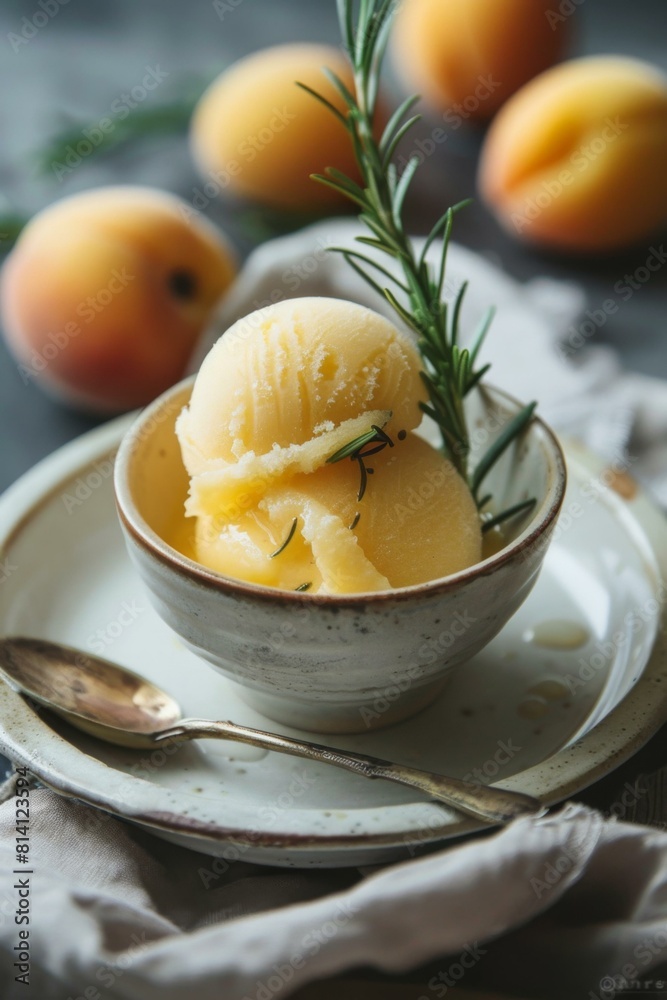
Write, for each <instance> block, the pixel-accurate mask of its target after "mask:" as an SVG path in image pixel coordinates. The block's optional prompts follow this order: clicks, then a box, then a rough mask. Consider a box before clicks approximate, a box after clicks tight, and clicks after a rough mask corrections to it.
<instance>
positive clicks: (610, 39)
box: [0, 0, 667, 489]
mask: <svg viewBox="0 0 667 1000" xmlns="http://www.w3.org/2000/svg"><path fill="white" fill-rule="evenodd" d="M497 2H498V4H501V3H503V2H504V0H497ZM550 6H551V8H552V9H553V12H554V16H555V18H556V20H555V21H554V30H558V31H560V30H564V31H567V32H568V33H569V36H570V37H569V41H568V54H569V55H572V56H581V55H587V54H595V53H621V54H626V55H630V56H635V57H640V58H642V59H645V60H648V61H650V62H651V63H653V64H654V65H655V66H657V67H659V68H661V69H663V70H665V69H667V7H666V6H665V3H664V0H633V2H632V3H629V2H628V0H578V2H577V0H553V3H551V5H550ZM565 22H567V23H565ZM299 40H302V41H321V42H327V43H331V44H335V45H337V44H338V40H339V35H338V27H337V22H336V17H335V4H334V2H333V0H331V2H326V3H324V2H317V3H316V2H313V0H279V2H276V0H226V2H225V0H217V2H210V0H189V2H188V3H185V2H184V0H142V2H141V3H136V2H135V0H96V2H95V3H94V4H86V3H85V2H84V0H68V2H64V0H43V3H42V4H41V5H40V4H39V3H38V0H3V4H2V6H1V7H0V46H1V47H2V60H1V62H0V92H1V93H2V95H3V99H2V101H1V102H0V115H1V116H2V117H1V119H0V125H1V134H2V137H3V142H2V144H1V145H0V178H1V183H0V191H1V201H0V215H2V216H3V217H4V218H5V219H9V220H10V221H12V220H13V219H14V218H22V217H30V216H32V215H34V214H35V213H37V212H39V211H40V210H41V209H42V208H43V207H44V206H46V205H48V204H49V203H51V202H53V201H55V200H57V199H59V198H62V197H64V196H66V195H70V194H73V193H75V192H78V191H82V190H86V189H90V188H94V187H96V186H100V185H107V184H113V183H124V184H134V183H138V184H146V185H151V186H154V187H158V188H163V189H165V190H167V191H170V192H173V193H174V194H177V195H179V196H181V197H182V198H183V199H185V201H186V202H192V200H193V198H194V197H196V191H197V189H198V188H201V185H202V180H201V178H200V176H198V174H197V172H196V170H195V167H194V166H193V161H192V158H191V156H190V153H189V150H188V145H187V142H186V134H187V133H186V124H185V123H186V121H187V119H188V115H189V111H188V108H190V107H191V106H192V105H193V103H194V100H195V99H196V97H197V96H198V95H199V94H201V93H202V92H203V91H204V89H205V87H206V86H207V84H208V83H210V82H211V81H212V80H214V79H215V78H216V76H217V75H218V74H219V73H221V72H222V71H223V70H224V69H225V68H226V67H228V66H229V65H230V64H231V63H233V62H234V61H235V60H237V59H238V58H239V57H241V56H244V55H246V54H247V53H250V52H253V51H255V50H257V49H261V48H263V47H265V46H269V45H275V44H279V43H287V42H292V41H299ZM525 44H526V45H527V46H528V45H530V40H529V39H528V38H526V40H525ZM147 73H148V74H151V81H153V80H155V81H156V85H155V86H154V87H153V89H150V90H147V91H146V94H145V99H142V101H141V102H140V103H141V107H140V108H138V109H137V112H136V114H137V116H138V119H137V120H139V116H140V115H143V116H144V118H143V120H144V121H147V120H148V119H147V118H146V115H147V114H148V115H149V116H150V112H151V110H156V109H159V108H160V107H163V106H165V105H166V106H168V107H169V108H170V109H171V110H170V112H169V113H170V114H172V115H173V125H174V129H175V130H176V131H172V134H160V130H159V129H158V131H156V132H155V134H153V135H151V136H150V137H149V138H138V139H136V141H135V140H131V141H128V142H126V143H124V144H123V145H122V146H119V148H118V149H116V150H112V151H109V152H106V153H104V154H99V155H91V156H89V157H86V158H84V159H83V160H82V162H80V163H78V164H76V165H75V166H74V167H72V168H71V169H68V170H67V171H57V170H55V171H54V169H53V167H52V163H53V155H52V152H53V149H54V148H56V149H57V146H56V147H54V146H53V141H54V139H55V138H56V137H58V136H62V135H63V134H64V133H66V132H67V130H68V129H69V130H71V132H72V133H73V134H74V135H75V136H76V135H77V134H79V133H80V132H81V129H82V128H85V127H86V125H89V126H92V125H94V124H95V123H97V122H99V121H100V119H101V118H102V117H103V116H105V114H108V113H109V109H110V108H111V107H112V106H113V103H114V102H115V101H119V100H120V101H125V98H124V97H123V95H125V94H127V93H128V91H131V90H132V88H133V87H136V86H140V85H141V81H142V80H143V79H144V78H145V77H146V74H147ZM394 73H395V70H394V68H392V69H391V70H390V72H389V78H388V90H389V92H390V94H392V95H393V96H395V97H398V96H403V95H404V94H405V93H406V92H407V90H406V86H407V85H406V84H404V83H403V82H402V81H401V80H400V79H397V78H396V76H395V75H394ZM132 114H135V112H134V111H133V112H132ZM441 119H442V112H441V110H436V109H435V108H430V109H426V111H425V118H424V120H423V121H422V122H421V123H420V124H419V125H418V126H417V128H416V130H415V132H414V134H413V136H412V139H411V146H414V144H415V142H416V140H418V139H420V140H421V141H422V142H428V140H429V136H431V135H432V134H433V130H434V127H436V126H437V125H438V122H439V121H441ZM147 127H148V126H147ZM485 129H486V125H485V123H474V122H473V121H472V120H471V121H466V122H465V123H464V125H463V127H461V128H457V129H455V130H454V129H452V130H450V132H449V133H448V135H447V140H446V141H444V142H439V143H437V144H436V146H435V148H434V149H433V152H432V155H429V156H428V157H427V158H426V159H425V163H424V165H423V167H422V173H421V175H420V180H419V183H418V184H417V185H415V189H414V192H413V195H412V197H411V199H410V202H409V205H408V213H409V218H410V220H411V227H410V228H411V229H412V231H413V232H415V233H422V232H425V231H426V230H427V228H428V227H429V225H430V224H432V223H433V220H434V218H435V216H436V214H437V213H438V211H442V210H443V209H444V208H445V207H446V206H447V205H448V204H450V203H452V202H455V201H457V200H459V199H461V198H465V197H468V196H476V191H475V175H476V171H477V164H478V160H479V155H480V149H481V147H482V144H483V142H484V136H485ZM61 145H62V143H61ZM50 164H51V166H50ZM662 170H663V173H666V174H667V163H665V162H664V161H663V163H662ZM610 210H611V211H613V210H614V208H613V206H611V209H610ZM205 214H206V215H208V216H209V217H210V218H211V219H213V220H214V221H215V222H217V223H218V224H219V225H220V226H221V227H222V228H223V229H224V231H225V232H226V233H227V234H228V235H229V236H230V237H231V239H232V240H233V242H234V244H235V245H236V248H237V250H238V252H239V253H240V254H241V256H243V255H245V254H246V253H247V252H248V251H249V250H250V249H251V248H252V247H253V246H254V245H256V244H257V243H258V242H260V241H262V240H263V239H266V238H267V237H268V236H270V235H271V234H272V233H275V234H277V233H279V232H281V231H286V230H288V229H289V228H290V227H293V226H294V225H297V224H298V221H299V220H297V219H294V218H293V217H292V216H290V217H277V216H276V213H275V212H274V211H273V210H271V211H264V210H262V208H261V207H253V206H252V205H248V204H240V203H238V202H235V201H233V200H232V199H230V198H229V197H227V196H225V194H221V195H220V196H216V197H213V198H210V199H208V203H207V205H206V209H205ZM5 228H7V227H5ZM10 228H11V227H10ZM0 235H2V236H3V237H4V245H5V246H7V245H8V241H9V238H10V235H11V234H10V233H9V232H5V233H2V234H0ZM455 238H456V239H457V240H458V241H459V242H461V243H463V244H466V245H467V246H470V247H473V248H475V249H477V250H479V251H481V252H482V253H484V254H486V255H488V257H489V258H490V259H491V260H492V261H494V262H496V263H498V264H500V265H501V266H502V267H503V268H504V269H505V270H506V271H507V272H509V273H510V274H512V275H514V276H516V277H518V278H520V279H528V278H530V277H533V276H536V275H541V274H546V275H550V276H553V277H563V278H567V279H573V280H576V281H577V282H579V283H580V284H581V285H582V286H583V287H584V289H585V291H586V294H587V296H588V299H589V301H590V303H591V307H592V308H595V307H597V306H598V305H599V304H600V303H601V302H602V301H604V300H605V299H608V298H609V297H610V296H614V292H613V289H614V285H615V284H616V283H617V282H619V280H622V279H623V277H624V275H625V274H627V273H629V274H632V273H634V272H635V271H636V269H637V268H638V267H639V266H641V265H643V264H644V262H645V260H646V257H647V254H648V252H649V248H650V247H651V246H653V245H655V246H657V247H660V240H659V238H658V240H657V243H656V241H655V239H652V240H651V241H650V242H645V243H644V244H641V243H640V244H638V243H636V242H635V243H634V244H633V245H632V246H631V247H629V248H626V249H622V250H616V251H614V252H613V253H606V254H589V255H588V256H586V257H580V256H578V255H573V254H571V253H567V252H562V250H558V251H554V250H549V249H545V248H541V249H537V248H534V247H531V246H530V245H528V244H526V243H525V242H521V241H519V240H518V239H516V238H515V236H513V235H509V234H508V233H507V232H505V231H504V230H503V229H502V228H501V226H500V225H499V223H498V221H497V220H496V219H495V218H494V216H493V215H492V214H491V212H490V211H489V209H488V208H486V207H485V206H484V204H483V203H482V202H481V200H480V199H479V197H477V198H476V201H475V204H474V205H473V206H472V207H470V208H469V209H467V210H466V211H465V212H464V213H462V214H460V215H459V216H458V220H457V224H456V229H455ZM52 252H53V253H56V254H57V247H54V248H53V251H52ZM39 284H40V279H39V274H37V275H36V277H35V294H38V291H39ZM615 298H618V295H615ZM618 304H619V308H618V309H617V310H616V311H615V312H614V314H613V315H609V316H608V317H607V318H606V319H605V321H604V323H602V324H601V325H600V326H599V329H597V330H596V331H595V333H594V336H593V337H591V338H590V342H592V343H608V344H611V345H613V346H614V347H615V348H616V349H617V350H618V352H619V354H620V356H621V358H622V362H623V364H624V365H625V366H626V367H627V368H629V369H632V370H636V371H640V372H644V373H648V374H651V375H660V376H665V377H667V350H666V349H665V335H666V330H665V325H666V323H665V317H666V316H667V268H664V267H662V268H660V269H658V270H656V272H655V273H652V274H651V276H650V280H649V281H647V282H646V283H644V284H643V285H642V288H641V292H640V293H638V294H636V295H632V296H631V297H629V298H628V300H627V301H624V300H623V301H619V303H618ZM0 414H1V420H0V435H1V438H0V450H1V454H2V456H3V461H2V463H1V464H0V488H2V489H4V488H5V487H7V486H8V485H9V484H10V483H11V482H13V480H14V479H16V478H17V477H18V476H19V475H20V474H21V473H23V472H24V471H25V470H26V469H28V468H29V467H30V466H32V465H33V464H34V463H35V462H36V461H37V460H38V459H40V458H41V457H42V456H44V455H46V454H48V453H49V452H51V451H53V450H54V449H55V448H57V447H58V446H59V445H61V444H63V443H64V442H66V441H67V440H69V439H71V438H73V437H75V436H77V435H79V434H80V433H82V432H83V431H85V430H87V429H88V428H90V427H92V426H94V425H95V424H96V423H99V422H100V420H101V419H103V418H102V417H99V416H95V415H90V414H86V413H82V412H80V411H77V410H76V409H73V408H70V407H68V406H66V405H64V404H63V403H59V402H55V401H53V400H52V399H50V398H49V396H48V395H45V394H44V393H43V392H42V391H41V390H40V388H39V387H37V386H36V385H35V384H34V380H33V379H31V378H28V379H26V378H25V376H23V375H22V374H21V372H20V370H19V367H18V365H17V362H16V361H15V360H14V359H13V357H12V356H11V355H10V354H9V353H8V351H7V349H6V346H5V345H4V343H3V344H2V345H1V346H0Z"/></svg>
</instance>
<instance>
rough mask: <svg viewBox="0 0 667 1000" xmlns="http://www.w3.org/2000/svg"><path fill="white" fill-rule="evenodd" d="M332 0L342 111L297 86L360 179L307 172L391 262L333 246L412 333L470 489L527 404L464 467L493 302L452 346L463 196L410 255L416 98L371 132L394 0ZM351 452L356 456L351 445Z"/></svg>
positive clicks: (520, 421)
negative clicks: (332, 126)
mask: <svg viewBox="0 0 667 1000" xmlns="http://www.w3.org/2000/svg"><path fill="white" fill-rule="evenodd" d="M337 4H338V16H339V21H340V27H341V33H342V37H343V42H344V46H345V49H346V51H347V54H348V56H349V58H350V61H351V64H352V70H353V75H354V93H352V92H351V91H350V90H349V89H348V88H347V87H346V86H345V84H344V83H343V82H342V80H341V79H340V78H339V77H338V76H337V75H336V74H335V73H333V72H331V71H330V70H325V73H326V75H327V77H328V78H329V80H331V82H332V83H333V84H334V86H335V87H336V89H337V90H338V92H339V94H340V95H341V97H342V99H343V102H344V104H345V107H346V109H347V110H346V113H341V112H340V111H339V110H338V109H336V108H335V107H334V106H333V105H332V104H331V103H330V102H329V101H328V100H327V99H326V98H325V97H323V96H322V95H321V94H318V93H317V92H316V91H315V90H313V89H312V88H310V87H307V86H305V85H303V84H300V86H302V87H303V89H304V90H306V91H307V92H308V93H310V94H311V95H312V96H313V97H314V98H316V99H317V100H319V101H320V102H321V103H322V104H324V105H325V106H326V107H328V108H329V110H330V111H331V112H332V113H333V114H335V115H336V117H337V118H338V119H339V120H340V121H341V123H342V124H343V125H344V127H345V128H346V130H347V132H348V133H349V136H350V139H351V141H352V144H353V148H354V152H355V156H356V160H357V163H358V166H359V170H360V173H361V177H362V183H361V184H359V183H357V182H356V181H354V180H353V179H352V178H350V177H347V176H346V175H345V174H343V173H341V172H340V171H339V170H335V169H333V168H331V167H329V168H327V169H326V170H325V172H324V174H313V175H312V176H313V179H314V180H316V181H318V182H319V183H321V184H325V185H327V186H328V187H330V188H333V189H334V190H336V191H338V192H339V193H340V194H342V195H344V196H345V197H346V198H348V199H349V200H351V201H352V202H354V203H355V205H356V206H357V208H358V209H359V217H360V220H361V221H362V222H363V223H364V224H365V226H366V228H367V229H368V230H369V235H367V236H359V237H357V242H359V243H361V244H362V245H365V246H368V247H370V248H372V249H373V250H374V251H376V252H377V253H378V254H383V255H385V256H387V257H389V258H391V259H392V260H393V261H395V262H397V263H398V265H399V270H400V274H401V277H396V276H395V275H394V274H393V273H392V272H391V271H390V270H389V269H388V268H386V267H384V266H383V265H382V264H381V263H380V262H379V261H378V260H376V259H374V258H373V257H370V256H368V254H367V253H362V252H360V251H358V250H352V249H350V248H341V247H337V248H334V249H336V250H337V251H338V252H339V253H342V255H343V257H344V258H345V260H346V261H347V262H348V264H349V265H350V266H351V267H352V268H353V269H354V270H355V271H356V272H357V273H358V274H359V275H360V276H361V277H362V278H363V279H364V280H365V281H366V282H368V284H369V285H370V286H371V287H372V288H374V289H375V290H376V291H377V292H378V294H380V295H382V296H383V297H384V298H386V299H387V301H388V302H389V303H390V305H391V307H392V308H393V310H394V311H395V312H396V313H397V315H398V316H399V317H400V319H401V320H402V321H403V323H405V324H406V325H407V326H408V327H409V328H410V329H412V330H413V331H414V333H415V334H416V335H417V340H418V344H419V349H420V351H421V355H422V360H423V366H424V370H423V373H422V377H423V380H424V384H425V386H426V390H427V393H428V403H425V404H423V406H422V408H423V410H424V412H426V413H427V414H428V415H429V416H430V417H431V418H432V419H433V420H435V422H436V423H437V425H438V427H439V429H440V433H441V437H442V446H443V450H444V452H445V454H446V455H447V456H448V457H449V458H450V460H451V461H452V462H453V464H454V466H455V467H456V468H457V469H458V471H459V472H460V474H461V475H462V476H463V478H464V479H465V480H466V482H467V483H468V485H469V486H470V488H471V491H472V492H473V495H474V496H475V497H477V492H478V490H479V487H480V485H481V482H482V480H483V479H484V477H485V476H486V474H487V473H488V472H489V471H490V469H491V468H492V467H493V466H494V465H495V463H496V462H497V461H498V459H499V458H500V457H501V455H502V454H503V453H504V451H505V450H506V449H507V448H508V447H509V445H510V444H511V443H512V442H513V441H514V440H516V439H517V438H518V436H519V435H520V434H521V432H522V431H523V429H524V428H525V426H526V425H527V424H528V422H529V421H530V419H531V417H532V413H533V410H534V408H535V404H534V403H531V404H529V405H528V406H526V407H524V408H523V409H522V410H521V411H520V413H519V414H517V416H516V417H515V418H513V419H512V421H510V423H509V424H508V425H507V427H506V428H505V431H504V433H503V434H501V435H500V436H499V437H498V439H497V440H496V441H495V442H494V443H493V444H492V445H491V446H490V447H489V449H488V450H487V451H486V452H485V454H484V455H483V456H482V457H481V459H480V461H479V462H478V464H477V467H476V469H475V470H473V471H471V470H470V468H469V456H470V436H469V431H468V426H467V421H466V414H465V409H464V400H465V397H466V396H467V394H468V393H469V392H470V391H471V390H472V389H473V388H474V387H475V386H476V385H477V384H478V383H479V382H480V380H481V379H482V378H483V377H484V375H485V374H486V373H487V371H488V369H489V365H483V366H482V367H477V358H478V354H479V352H480V349H481V347H482V344H483V342H484V338H485V336H486V333H487V331H488V329H489V326H490V324H491V320H492V317H493V310H489V311H488V312H487V314H486V315H485V316H484V318H483V320H482V322H481V324H480V326H479V329H478V330H477V332H476V335H475V337H474V339H473V342H472V344H473V346H472V347H471V348H464V347H461V346H460V344H459V326H460V315H461V307H462V304H463V300H464V296H465V291H466V286H465V285H463V286H462V288H461V289H460V291H459V293H458V295H457V297H456V300H455V302H454V303H453V305H452V307H451V308H450V307H449V306H448V303H447V302H445V301H444V299H443V288H444V282H445V270H446V262H447V249H448V246H449V242H450V239H451V232H452V224H453V220H454V215H455V213H456V212H457V211H458V210H459V209H460V208H462V207H463V206H464V204H466V203H465V202H462V203H460V204H458V205H454V206H452V207H450V208H448V209H447V210H446V211H445V212H444V213H443V214H442V215H441V216H440V218H439V219H438V220H437V221H436V223H435V225H434V226H433V228H432V229H431V232H430V233H429V235H428V237H427V239H426V242H425V245H424V248H423V250H422V251H421V253H420V254H419V255H417V254H416V252H415V250H414V249H413V247H412V244H411V242H410V240H409V238H408V236H407V233H406V231H405V226H404V219H403V215H404V205H405V200H406V197H407V194H408V191H409V189H410V185H411V183H412V181H413V179H414V176H415V173H416V171H417V168H418V166H419V158H418V157H416V156H414V157H412V158H411V159H410V160H409V161H408V163H407V165H406V166H405V168H404V170H403V172H402V173H401V174H399V173H398V170H397V168H396V166H395V164H393V163H392V156H393V154H394V152H395V150H396V148H397V146H398V144H399V142H400V141H401V139H402V138H403V137H404V136H405V135H406V134H407V132H409V131H410V129H411V128H412V127H413V126H414V125H415V124H416V122H418V121H419V119H420V116H419V115H411V111H412V108H413V106H414V104H415V102H416V100H417V98H416V97H410V98H408V99H407V100H406V101H404V102H403V103H402V104H401V106H400V107H399V108H398V109H397V110H396V112H395V113H394V114H393V115H392V116H391V118H390V119H389V121H388V123H387V125H386V126H385V127H384V130H383V132H382V135H381V137H380V139H379V140H376V138H375V125H376V119H377V99H378V92H379V81H380V76H381V71H382V63H383V59H384V54H385V50H386V45H387V41H388V37H389V30H390V27H391V23H392V18H393V13H394V10H395V7H396V2H395V0H359V4H358V10H357V3H356V0H337ZM437 239H441V241H442V250H441V253H440V258H439V260H438V262H437V265H436V267H432V266H431V265H429V263H428V262H427V254H428V251H429V249H430V248H431V247H432V246H433V244H434V242H435V240H437ZM364 443H367V442H364ZM354 444H356V445H357V454H358V450H359V447H363V445H359V441H357V442H356V443H355V442H350V445H349V446H348V448H352V445H354ZM342 450H343V449H341V451H342ZM348 453H349V452H348ZM332 457H333V456H332ZM341 457H344V456H341ZM350 457H356V455H355V450H354V449H352V454H351V456H350ZM486 502H488V499H487V498H485V503H486ZM498 516H500V515H498Z"/></svg>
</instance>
